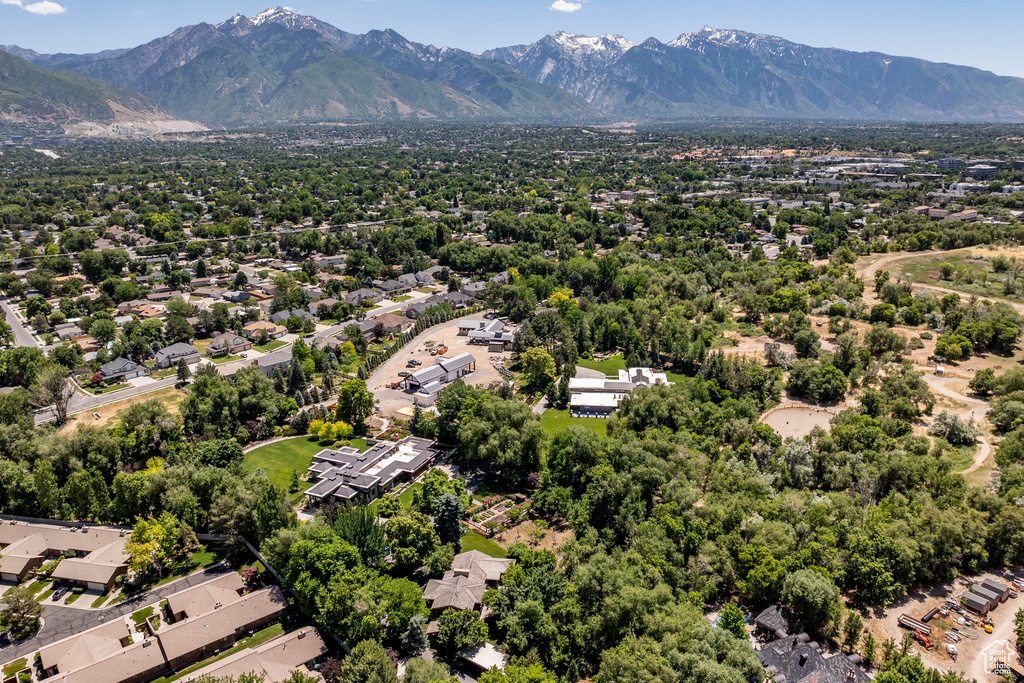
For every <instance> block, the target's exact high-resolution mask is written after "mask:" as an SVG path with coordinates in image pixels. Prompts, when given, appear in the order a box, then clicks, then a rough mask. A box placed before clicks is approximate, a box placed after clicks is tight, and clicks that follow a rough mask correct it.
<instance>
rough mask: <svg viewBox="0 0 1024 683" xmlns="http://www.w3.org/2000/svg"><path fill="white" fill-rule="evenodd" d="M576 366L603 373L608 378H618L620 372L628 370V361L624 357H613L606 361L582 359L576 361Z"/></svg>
mask: <svg viewBox="0 0 1024 683" xmlns="http://www.w3.org/2000/svg"><path fill="white" fill-rule="evenodd" d="M576 365H578V366H580V367H581V368H590V369H591V370H597V371H598V372H603V373H604V374H606V375H608V376H618V374H619V370H625V369H626V359H625V358H623V357H622V356H612V357H611V358H606V359H604V360H586V359H583V358H580V359H579V360H578V361H576Z"/></svg>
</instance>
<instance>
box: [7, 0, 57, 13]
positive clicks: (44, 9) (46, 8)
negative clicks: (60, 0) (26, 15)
mask: <svg viewBox="0 0 1024 683" xmlns="http://www.w3.org/2000/svg"><path fill="white" fill-rule="evenodd" d="M0 5H14V6H15V7H20V8H22V9H23V10H25V11H26V12H31V13H32V14H42V15H50V14H64V12H65V11H66V8H65V7H64V6H63V5H58V4H57V3H55V2H51V0H40V2H30V3H29V4H27V5H26V4H25V3H24V1H23V0H0Z"/></svg>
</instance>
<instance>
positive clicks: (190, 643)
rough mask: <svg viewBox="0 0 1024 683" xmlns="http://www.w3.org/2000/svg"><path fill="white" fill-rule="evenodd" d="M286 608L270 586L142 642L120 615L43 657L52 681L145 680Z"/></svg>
mask: <svg viewBox="0 0 1024 683" xmlns="http://www.w3.org/2000/svg"><path fill="white" fill-rule="evenodd" d="M172 597H173V596H172ZM200 603H202V599H201V598H200V599H199V600H198V602H197V604H200ZM287 608H288V602H287V600H286V599H285V597H284V593H282V592H281V589H280V588H278V587H277V586H271V587H269V588H264V589H262V590H259V591H256V592H254V593H249V594H246V595H241V596H236V597H235V599H234V601H233V602H231V603H228V604H223V605H221V606H219V607H215V608H214V609H213V610H212V611H209V612H207V613H205V614H199V615H197V616H192V617H188V618H186V619H184V620H182V621H179V622H177V623H174V624H171V625H170V626H165V627H164V628H161V629H160V630H159V631H157V632H156V633H155V634H154V635H153V636H151V637H148V638H145V639H144V640H142V641H141V642H132V639H131V638H130V637H129V638H128V639H127V641H125V640H124V639H122V637H121V629H122V628H123V629H125V630H126V631H127V626H126V625H125V622H124V621H123V620H116V621H114V622H112V623H111V624H105V625H103V626H99V627H97V628H94V629H90V630H88V631H85V632H84V633H80V634H78V635H76V636H73V637H71V638H68V639H65V640H62V641H60V642H58V643H55V644H54V645H51V646H48V647H46V648H44V650H45V651H46V654H45V656H43V655H42V653H41V659H42V661H43V666H44V668H45V670H46V671H47V672H48V673H50V676H51V678H50V679H49V680H53V681H54V683H95V682H96V681H103V682H104V683H143V682H144V681H150V680H153V679H154V678H157V677H158V676H162V675H165V674H167V673H171V672H174V671H177V670H179V669H182V668H184V667H187V666H190V665H192V664H195V663H196V662H199V661H202V660H203V659H206V658H207V657H209V656H211V655H212V654H214V653H216V652H222V651H223V650H225V649H227V648H230V647H232V646H233V645H234V644H235V643H236V642H237V641H238V639H239V638H241V637H243V636H245V635H248V633H249V631H251V630H255V629H258V628H261V627H263V626H265V625H267V624H269V623H271V622H273V621H276V620H278V619H280V618H281V617H282V616H283V615H284V613H285V611H286V610H287ZM118 626H120V628H118Z"/></svg>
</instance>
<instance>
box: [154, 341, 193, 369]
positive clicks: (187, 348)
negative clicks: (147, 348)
mask: <svg viewBox="0 0 1024 683" xmlns="http://www.w3.org/2000/svg"><path fill="white" fill-rule="evenodd" d="M201 357H202V356H200V355H199V349H197V348H196V347H194V346H192V345H191V344H185V343H184V342H178V343H176V344H171V345H170V346H167V347H164V348H162V349H160V350H159V351H157V352H156V355H155V356H154V359H155V361H156V362H155V363H154V367H156V368H169V367H171V366H174V365H177V364H178V362H179V361H180V360H182V359H184V360H185V362H186V363H188V364H189V365H191V364H192V363H198V362H199V359H200V358H201Z"/></svg>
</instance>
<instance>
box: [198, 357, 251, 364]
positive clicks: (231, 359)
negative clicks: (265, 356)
mask: <svg viewBox="0 0 1024 683" xmlns="http://www.w3.org/2000/svg"><path fill="white" fill-rule="evenodd" d="M207 360H209V361H210V362H211V363H213V364H214V365H223V364H224V363H234V362H235V361H236V360H243V359H242V357H241V356H217V357H216V358H208V359H207Z"/></svg>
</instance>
